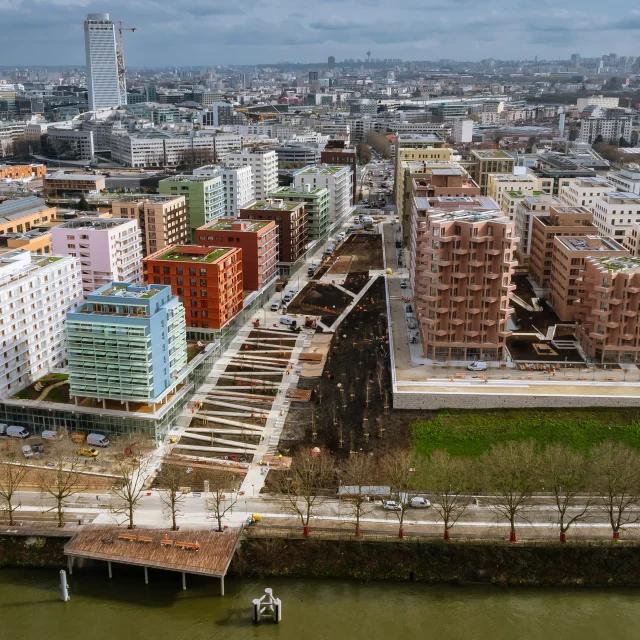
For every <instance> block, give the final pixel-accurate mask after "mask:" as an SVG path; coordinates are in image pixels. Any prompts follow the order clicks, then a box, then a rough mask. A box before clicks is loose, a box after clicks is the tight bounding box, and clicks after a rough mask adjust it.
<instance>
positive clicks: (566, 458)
mask: <svg viewBox="0 0 640 640" xmlns="http://www.w3.org/2000/svg"><path fill="white" fill-rule="evenodd" d="M540 462H541V477H542V479H543V481H544V488H545V489H546V490H548V491H551V493H552V494H553V499H554V501H555V503H556V509H557V510H558V525H559V526H560V542H566V541H567V531H568V530H569V527H570V526H571V525H573V524H575V523H576V522H580V521H581V520H585V519H586V518H587V517H588V515H589V512H590V509H591V506H592V500H591V497H590V496H589V495H588V494H586V495H585V493H586V491H587V489H588V468H587V461H586V459H585V457H584V456H583V455H581V454H579V453H576V452H575V451H573V450H572V449H570V448H569V447H567V446H565V445H562V444H551V445H549V446H548V447H547V448H546V449H545V451H544V453H543V454H542V456H541V459H540ZM581 494H582V497H579V496H580V495H581ZM570 514H571V515H570Z"/></svg>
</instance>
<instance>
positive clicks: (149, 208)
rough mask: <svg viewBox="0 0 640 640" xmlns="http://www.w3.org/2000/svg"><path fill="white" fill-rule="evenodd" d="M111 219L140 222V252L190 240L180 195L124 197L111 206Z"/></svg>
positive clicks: (145, 252)
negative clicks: (127, 219) (130, 219)
mask: <svg viewBox="0 0 640 640" xmlns="http://www.w3.org/2000/svg"><path fill="white" fill-rule="evenodd" d="M111 214H112V216H113V217H114V218H134V219H136V220H137V221H138V224H139V225H140V230H141V231H142V236H143V242H142V248H143V253H144V255H147V256H148V255H151V254H152V253H155V252H156V251H159V250H160V249H164V248H165V247H170V246H172V245H176V244H185V243H187V242H191V231H190V229H189V211H188V207H187V203H186V200H185V197H184V196H125V197H124V198H122V199H120V200H117V201H116V202H114V203H113V204H112V206H111Z"/></svg>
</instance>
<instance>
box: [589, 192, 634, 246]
mask: <svg viewBox="0 0 640 640" xmlns="http://www.w3.org/2000/svg"><path fill="white" fill-rule="evenodd" d="M593 222H594V224H595V225H596V227H598V229H599V230H600V233H601V234H602V235H603V236H611V237H613V238H615V239H616V240H618V241H619V242H624V239H625V236H628V235H629V234H630V233H631V229H632V228H633V225H634V223H640V196H639V195H637V194H635V193H624V192H618V191H610V192H609V193H604V194H602V195H601V196H600V197H599V198H596V199H595V202H594V204H593Z"/></svg>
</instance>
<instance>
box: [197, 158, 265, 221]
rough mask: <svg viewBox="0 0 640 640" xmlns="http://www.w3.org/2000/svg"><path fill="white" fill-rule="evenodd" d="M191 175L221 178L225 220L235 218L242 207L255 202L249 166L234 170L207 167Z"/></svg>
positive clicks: (212, 166)
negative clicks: (218, 176)
mask: <svg viewBox="0 0 640 640" xmlns="http://www.w3.org/2000/svg"><path fill="white" fill-rule="evenodd" d="M193 175H194V176H215V175H220V176H222V185H223V187H224V217H225V218H236V217H237V216H238V211H239V210H240V209H242V207H246V206H247V205H249V204H251V203H252V202H253V201H254V200H255V198H254V195H253V178H252V175H251V166H250V165H246V166H243V167H235V168H233V167H224V166H219V165H207V166H204V167H200V168H199V169H194V171H193Z"/></svg>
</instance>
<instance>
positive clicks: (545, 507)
mask: <svg viewBox="0 0 640 640" xmlns="http://www.w3.org/2000/svg"><path fill="white" fill-rule="evenodd" d="M17 499H18V501H19V504H20V505H21V507H20V509H19V510H18V512H17V513H16V514H15V516H14V518H15V519H17V520H21V519H22V520H24V521H30V520H39V521H40V520H43V519H45V518H46V517H48V519H50V520H52V519H53V514H48V516H47V515H45V511H46V510H47V509H50V508H51V507H53V506H54V504H55V503H54V501H53V500H51V499H47V498H44V497H43V496H42V495H41V494H40V493H38V492H35V491H34V492H25V491H22V492H20V494H19V496H18V498H17ZM477 499H478V504H477V505H470V506H469V508H468V510H467V512H466V513H465V514H464V517H463V518H462V519H461V521H460V522H459V523H458V524H457V525H456V527H455V532H456V533H457V534H458V535H465V536H478V537H503V536H506V535H508V528H507V526H506V524H502V523H499V522H498V520H497V517H496V513H495V512H494V510H493V509H492V508H491V505H490V501H489V498H488V497H486V496H478V497H477ZM111 502H112V496H111V495H110V494H108V493H102V494H99V495H95V494H79V495H77V496H74V497H73V498H72V500H71V501H70V504H69V505H68V507H67V508H66V510H65V511H66V514H67V517H66V520H67V521H69V522H73V521H75V520H76V519H78V520H88V521H93V522H94V523H96V524H115V523H120V524H121V523H122V522H123V519H122V518H119V517H118V516H116V515H115V514H113V513H112V512H111V510H110V508H109V507H110V505H111ZM576 509H581V507H580V506H578V507H576ZM576 509H574V510H572V511H571V512H570V515H571V514H572V513H575V512H576ZM180 512H181V513H180V515H179V517H178V521H179V523H180V524H181V526H183V527H192V528H199V527H203V528H204V527H211V526H214V522H213V520H212V518H211V514H210V512H209V511H208V510H207V507H206V497H205V496H204V495H203V494H200V493H191V494H188V495H187V496H185V498H184V500H183V501H182V503H181V504H180ZM256 513H259V514H260V515H261V516H262V518H263V522H264V523H265V524H268V525H278V526H290V527H294V528H295V527H296V526H298V525H299V520H297V519H296V517H295V516H294V515H293V514H292V513H291V511H290V510H289V509H288V508H287V505H286V502H285V501H284V500H283V499H282V498H278V497H276V496H273V495H268V494H267V495H261V496H251V495H244V496H238V497H237V501H236V503H235V505H234V506H233V509H232V510H231V512H230V513H229V514H227V517H225V519H224V522H225V524H228V525H229V526H237V525H240V524H242V523H244V522H246V520H247V519H248V518H249V516H251V515H252V514H256ZM633 513H634V516H635V515H640V506H638V507H636V508H635V509H634V511H633ZM168 521H169V520H168V517H167V515H166V513H165V510H164V504H163V502H162V499H161V495H160V492H158V491H150V492H145V494H144V495H143V496H142V498H141V499H140V503H139V505H138V508H137V510H136V513H135V522H136V524H137V525H139V526H148V527H163V526H167V523H168ZM361 522H362V528H363V530H364V531H376V532H382V533H389V534H394V533H395V532H396V531H397V529H398V518H397V514H396V513H394V512H390V511H385V510H384V509H383V508H382V505H381V503H380V502H376V503H370V504H368V505H367V509H366V511H365V514H364V517H363V518H361ZM311 526H312V527H317V528H318V527H319V528H327V527H331V528H340V529H352V528H353V526H354V515H353V513H352V511H351V509H350V505H349V503H348V502H347V501H338V500H337V499H335V498H328V499H323V500H322V501H321V502H320V503H319V504H318V506H317V509H316V515H315V516H314V517H313V518H312V522H311ZM404 528H405V531H406V532H407V534H431V535H439V534H440V533H441V532H442V522H441V520H440V519H439V518H438V514H437V512H436V510H435V509H434V508H431V509H408V510H407V511H406V514H405V522H404ZM518 530H519V532H520V535H526V536H527V537H556V536H557V534H558V527H557V524H556V510H555V507H554V506H553V500H552V498H551V497H550V496H537V497H536V498H535V500H534V503H533V504H532V505H530V506H529V507H528V509H527V511H526V512H524V513H523V516H522V518H521V519H520V523H519V524H518ZM570 534H571V535H572V536H574V537H589V538H592V537H597V538H605V539H607V538H609V537H610V535H611V531H610V527H609V525H608V520H607V516H606V513H605V512H604V510H602V509H597V510H593V511H592V512H590V515H589V518H588V520H587V521H586V522H583V523H581V524H579V525H576V526H574V527H573V528H572V529H571V530H570ZM624 535H625V537H626V538H629V537H634V538H635V537H640V524H632V525H629V526H628V527H627V528H626V531H625V534H624Z"/></svg>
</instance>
